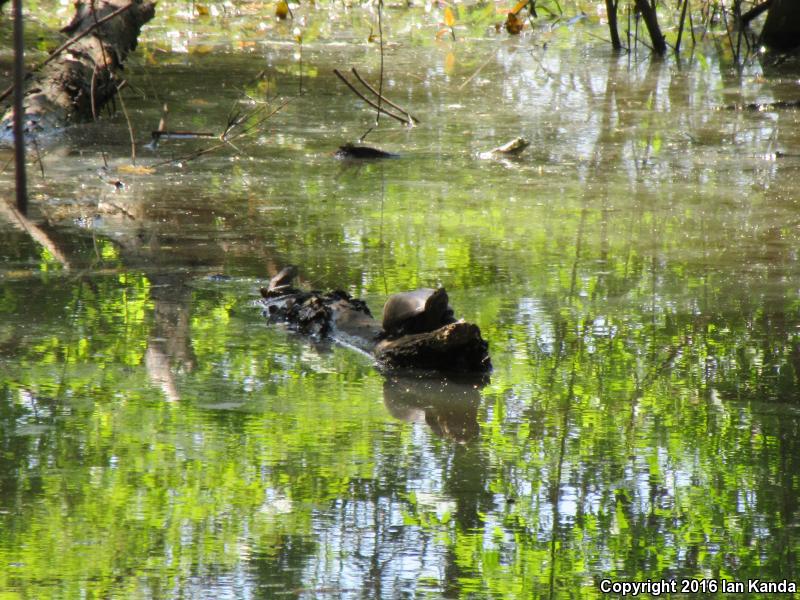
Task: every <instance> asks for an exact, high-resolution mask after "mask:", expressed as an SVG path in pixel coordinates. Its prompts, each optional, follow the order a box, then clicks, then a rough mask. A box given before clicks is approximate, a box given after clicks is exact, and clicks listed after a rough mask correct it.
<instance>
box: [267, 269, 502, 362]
mask: <svg viewBox="0 0 800 600" xmlns="http://www.w3.org/2000/svg"><path fill="white" fill-rule="evenodd" d="M283 273H284V272H281V273H280V274H278V275H277V276H276V277H274V278H273V280H272V282H271V284H270V286H269V287H268V288H262V290H261V295H262V297H263V298H262V304H263V306H264V315H265V316H266V317H267V318H269V319H270V321H272V322H284V323H288V324H289V325H290V326H291V327H292V328H294V329H296V330H297V331H299V332H300V333H303V334H305V335H310V336H314V337H316V338H331V339H333V340H335V341H338V342H341V343H344V344H347V345H349V346H353V347H355V348H357V349H359V350H362V351H363V352H366V353H368V354H371V355H372V356H374V357H375V359H376V360H377V362H378V363H379V364H380V365H382V366H384V367H388V368H418V369H430V370H437V371H450V372H457V373H476V374H479V373H488V372H489V371H490V370H491V368H492V363H491V360H490V358H489V344H488V343H487V342H486V341H485V340H484V339H483V338H482V337H481V331H480V328H479V327H478V326H477V325H475V324H473V323H466V322H464V321H456V322H449V323H447V324H444V325H442V326H441V327H437V328H435V329H433V330H432V331H426V332H422V333H413V334H411V335H400V336H399V337H389V336H387V333H386V332H385V331H384V330H383V327H382V325H381V323H379V322H378V321H377V320H375V319H374V318H373V317H372V313H371V312H370V310H369V307H368V306H367V305H366V303H365V302H364V301H363V300H359V299H357V298H353V297H352V296H350V295H349V294H348V293H346V292H343V291H333V292H326V293H323V292H317V291H310V292H308V291H302V290H299V289H296V288H294V287H291V285H290V284H289V283H287V281H286V277H285V276H283V277H282V274H283ZM292 275H293V273H292Z"/></svg>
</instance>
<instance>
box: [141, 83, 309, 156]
mask: <svg viewBox="0 0 800 600" xmlns="http://www.w3.org/2000/svg"><path fill="white" fill-rule="evenodd" d="M295 98H297V96H295V97H293V98H288V99H286V100H284V101H283V102H281V103H280V104H279V105H278V106H277V107H276V108H274V109H273V110H271V111H270V112H269V113H267V115H266V116H264V117H263V118H261V119H259V120H258V121H256V122H255V123H253V124H252V125H250V126H248V127H246V128H245V129H243V130H242V131H240V132H239V133H237V134H236V135H235V136H233V137H232V138H230V139H239V138H241V137H244V136H246V135H248V134H249V133H250V132H251V131H252V130H253V129H255V128H256V127H258V126H259V125H261V124H262V123H264V122H265V121H266V120H267V119H269V118H271V117H272V116H273V115H275V114H277V113H278V112H280V111H281V110H283V108H284V107H286V106H287V105H288V104H289V103H290V102H292V100H294V99H295ZM259 110H261V109H259ZM241 122H242V120H241V119H240V120H239V123H241ZM237 124H238V123H237ZM229 143H230V142H229V140H228V139H225V140H223V141H221V142H219V143H217V144H214V145H213V146H209V147H208V148H202V149H200V150H196V151H195V152H192V153H190V154H186V155H184V156H179V157H177V158H169V159H167V160H163V161H161V162H158V163H155V164H153V165H151V167H150V168H152V169H157V168H159V167H163V166H166V165H171V164H174V163H176V162H188V161H190V160H194V159H195V158H199V157H200V156H203V155H204V154H209V153H211V152H214V151H215V150H219V149H220V148H224V147H225V146H227V145H228V144H229ZM234 147H235V146H234Z"/></svg>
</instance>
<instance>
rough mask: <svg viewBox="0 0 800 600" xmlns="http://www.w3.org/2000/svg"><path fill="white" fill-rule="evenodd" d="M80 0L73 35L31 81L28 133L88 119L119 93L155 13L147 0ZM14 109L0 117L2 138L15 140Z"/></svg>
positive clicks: (26, 112)
mask: <svg viewBox="0 0 800 600" xmlns="http://www.w3.org/2000/svg"><path fill="white" fill-rule="evenodd" d="M92 6H93V5H92V4H91V3H86V2H82V1H81V2H78V3H76V5H75V16H74V17H73V19H72V21H71V22H70V24H69V25H67V26H66V27H65V28H64V29H62V31H63V32H65V33H67V34H71V35H72V38H71V39H70V40H68V42H67V43H65V44H63V45H62V46H61V47H60V48H59V49H58V50H57V51H56V52H54V53H53V55H51V57H50V58H49V59H48V60H47V61H45V64H44V66H43V67H42V68H41V70H40V71H39V72H38V73H36V74H35V75H34V76H33V77H30V78H29V79H28V80H27V83H26V86H25V93H24V101H23V111H24V131H25V135H26V136H28V137H31V136H46V135H49V134H52V133H54V132H56V131H58V130H59V129H61V128H63V127H65V126H67V125H71V124H74V123H77V122H80V121H85V120H89V119H91V118H92V117H93V114H96V112H97V111H99V110H100V108H102V107H103V106H104V105H105V104H106V103H107V102H108V101H109V100H111V99H112V98H113V97H114V96H115V94H116V93H117V89H118V86H119V84H120V81H121V80H120V79H119V73H120V71H121V69H122V65H123V63H124V62H125V59H126V58H127V56H128V54H129V53H130V52H132V51H133V50H134V49H135V48H136V45H137V42H138V36H139V32H140V31H141V28H142V26H143V25H144V24H145V23H147V22H148V21H149V20H150V19H152V18H153V16H154V15H155V3H154V2H150V1H148V0H130V1H129V0H97V2H95V3H94V10H93V9H92ZM13 113H14V111H13V110H11V109H9V110H8V111H7V112H6V113H5V114H4V115H3V117H2V119H0V143H10V142H11V141H12V135H11V130H12V120H13Z"/></svg>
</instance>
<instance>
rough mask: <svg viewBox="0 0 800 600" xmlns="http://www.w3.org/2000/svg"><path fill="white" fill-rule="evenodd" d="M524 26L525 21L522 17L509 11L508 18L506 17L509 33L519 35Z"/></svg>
mask: <svg viewBox="0 0 800 600" xmlns="http://www.w3.org/2000/svg"><path fill="white" fill-rule="evenodd" d="M524 26H525V21H523V20H522V19H520V18H519V17H518V16H517V15H515V14H514V13H513V12H511V13H508V18H507V19H506V31H507V32H508V33H510V34H511V35H519V33H520V32H521V31H522V28H523V27H524Z"/></svg>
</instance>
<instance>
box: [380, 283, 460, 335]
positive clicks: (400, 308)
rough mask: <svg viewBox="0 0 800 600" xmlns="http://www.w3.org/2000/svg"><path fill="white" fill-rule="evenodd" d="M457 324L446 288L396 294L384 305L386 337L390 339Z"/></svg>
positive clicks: (423, 289)
mask: <svg viewBox="0 0 800 600" xmlns="http://www.w3.org/2000/svg"><path fill="white" fill-rule="evenodd" d="M455 321H456V320H455V319H454V318H453V309H452V308H450V304H449V299H448V297H447V292H446V291H445V289H444V288H438V289H435V290H434V289H431V288H421V289H418V290H413V291H411V292H402V293H399V294H393V295H392V296H389V298H388V299H387V300H386V304H384V305H383V335H384V337H386V338H398V337H401V336H404V335H409V334H413V333H428V332H430V331H434V330H436V329H439V328H440V327H443V326H445V325H449V324H450V323H455Z"/></svg>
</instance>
